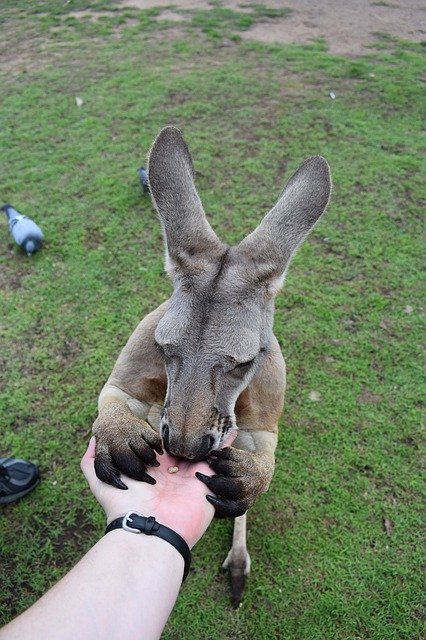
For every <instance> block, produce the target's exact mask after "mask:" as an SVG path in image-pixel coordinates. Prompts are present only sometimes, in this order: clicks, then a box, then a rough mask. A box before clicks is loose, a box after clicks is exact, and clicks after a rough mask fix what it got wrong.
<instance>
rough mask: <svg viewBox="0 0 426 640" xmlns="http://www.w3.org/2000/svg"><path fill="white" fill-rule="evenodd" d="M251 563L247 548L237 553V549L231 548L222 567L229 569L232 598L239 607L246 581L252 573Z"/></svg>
mask: <svg viewBox="0 0 426 640" xmlns="http://www.w3.org/2000/svg"><path fill="white" fill-rule="evenodd" d="M250 564H251V561H250V556H249V554H248V551H247V550H246V549H242V550H241V551H239V552H238V553H235V550H234V549H231V550H230V552H229V553H228V555H227V557H226V559H225V562H224V563H223V564H222V569H225V570H228V571H229V578H230V585H231V599H232V603H233V605H234V606H235V607H238V605H239V604H240V602H241V600H242V597H243V594H244V589H245V586H246V581H247V578H248V576H249V573H250Z"/></svg>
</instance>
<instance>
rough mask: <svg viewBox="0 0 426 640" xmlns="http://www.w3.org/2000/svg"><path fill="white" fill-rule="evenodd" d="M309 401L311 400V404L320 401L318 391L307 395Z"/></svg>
mask: <svg viewBox="0 0 426 640" xmlns="http://www.w3.org/2000/svg"><path fill="white" fill-rule="evenodd" d="M309 400H312V402H319V401H320V400H321V395H320V394H319V393H318V391H311V392H310V394H309Z"/></svg>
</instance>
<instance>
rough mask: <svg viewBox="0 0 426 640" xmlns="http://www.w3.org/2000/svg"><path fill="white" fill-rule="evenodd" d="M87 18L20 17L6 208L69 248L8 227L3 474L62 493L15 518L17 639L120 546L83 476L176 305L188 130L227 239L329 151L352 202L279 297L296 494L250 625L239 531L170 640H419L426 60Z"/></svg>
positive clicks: (287, 497)
mask: <svg viewBox="0 0 426 640" xmlns="http://www.w3.org/2000/svg"><path fill="white" fill-rule="evenodd" d="M86 7H87V3H86V2H83V1H81V2H80V1H79V0H75V1H74V2H72V3H68V4H66V3H56V2H53V0H49V1H48V2H33V3H26V2H24V1H23V0H19V1H18V2H12V1H11V0H5V2H3V3H2V9H1V11H0V20H1V22H2V24H3V26H4V27H7V28H5V29H4V33H5V40H4V41H3V43H2V46H3V47H4V52H5V53H6V54H7V56H6V57H4V58H3V60H4V61H5V62H4V66H3V71H2V75H1V79H2V101H1V104H0V117H1V121H2V127H1V130H0V136H1V142H2V149H3V160H4V161H3V168H2V198H3V200H4V201H5V202H6V201H9V202H11V203H12V204H13V205H14V206H15V207H16V208H17V209H19V210H20V211H22V212H23V213H25V214H27V215H30V216H31V217H33V218H34V219H35V220H36V221H37V223H38V224H39V225H40V226H41V227H42V228H43V230H44V232H45V235H46V244H45V247H44V249H43V250H42V251H41V252H40V253H38V254H36V255H35V256H34V257H33V258H32V259H28V258H27V257H26V256H24V255H22V254H21V253H20V252H19V250H18V249H17V248H16V247H14V246H13V244H12V242H11V240H10V238H9V235H8V231H7V227H6V224H5V220H4V221H3V223H1V237H2V244H3V250H2V252H1V258H0V259H1V268H0V286H1V291H2V312H3V313H2V315H3V318H4V323H3V327H2V330H1V348H0V358H1V366H2V372H3V376H4V384H3V390H2V396H1V400H0V407H1V408H0V437H1V443H2V445H1V454H2V455H3V454H6V455H18V456H21V457H24V458H29V459H32V460H36V461H37V462H38V464H39V465H40V468H41V473H42V483H41V484H40V486H39V488H37V490H36V491H35V492H34V493H33V494H32V495H31V496H29V497H28V498H26V499H24V500H22V501H21V502H19V503H16V504H15V505H11V506H9V507H7V508H4V509H3V513H2V518H1V524H0V549H1V555H2V580H1V584H0V602H1V606H0V611H1V613H0V620H1V622H2V623H4V622H6V621H7V620H9V619H10V618H11V617H12V616H13V615H15V614H16V613H18V612H20V611H22V610H23V609H24V608H25V607H27V606H28V605H30V604H31V603H32V602H33V601H34V600H35V599H36V598H37V597H39V596H40V595H41V594H42V593H43V592H44V591H45V590H46V589H47V588H48V587H49V586H50V585H51V584H53V583H54V582H55V581H56V580H57V579H58V578H59V577H60V576H61V575H63V574H64V572H65V571H66V570H67V569H69V568H70V567H71V566H72V565H73V563H74V562H75V561H76V559H77V558H78V557H80V556H81V555H82V554H83V553H84V552H85V550H86V549H88V548H89V547H90V545H91V544H92V543H94V542H95V541H96V540H97V539H98V538H99V536H100V535H101V533H102V528H103V516H102V513H101V511H100V508H99V507H98V506H97V505H96V504H95V503H94V500H93V498H92V497H91V496H90V495H89V492H88V490H87V488H86V487H85V483H84V481H83V479H82V477H81V474H80V471H79V466H78V464H79V460H80V457H81V455H82V453H83V451H84V449H85V445H86V442H87V439H88V434H89V432H90V428H91V424H92V421H93V420H94V418H95V416H96V400H97V394H98V392H99V390H100V388H101V386H102V384H103V382H104V381H105V379H106V378H107V376H108V374H109V372H110V370H111V367H112V365H113V363H114V361H115V358H116V357H117V355H118V353H119V351H120V349H121V347H122V346H123V345H124V343H125V341H126V340H127V337H128V336H129V335H130V333H131V331H132V330H133V328H134V327H135V325H136V324H137V323H138V321H139V320H140V318H141V317H142V316H143V315H145V314H146V313H147V312H148V311H149V310H151V309H152V308H153V307H155V306H156V305H158V304H159V303H160V302H161V301H162V300H164V299H166V297H167V296H168V295H169V293H170V284H169V282H168V281H167V279H166V278H165V276H164V271H163V263H162V256H163V248H162V239H161V233H160V227H159V224H158V222H157V220H156V217H155V214H154V210H153V207H152V205H151V203H150V201H149V200H148V199H147V198H146V197H145V198H144V197H143V196H142V195H141V191H140V187H139V185H138V179H137V168H138V166H140V164H142V163H143V162H144V160H145V157H146V153H147V150H148V148H149V145H150V143H151V141H152V139H153V137H154V136H155V134H156V133H157V131H158V129H159V128H160V127H161V126H164V125H165V124H167V123H174V124H176V125H177V126H179V127H181V128H182V129H183V131H184V133H185V136H186V138H187V140H188V142H189V145H190V147H191V149H192V151H193V155H194V159H195V165H196V170H197V175H198V187H199V191H200V194H201V196H202V198H203V201H204V204H205V207H206V210H207V211H208V215H209V219H210V220H211V222H212V225H213V227H214V228H215V229H216V230H217V232H218V233H219V235H220V236H221V237H222V238H223V239H224V240H226V241H228V242H236V241H238V239H240V238H242V237H243V236H244V235H245V234H246V233H248V232H249V231H250V230H252V229H253V228H254V226H255V225H256V224H258V222H259V221H260V219H261V218H262V216H263V215H264V214H265V213H266V212H267V211H268V210H269V208H270V207H271V206H272V205H273V204H274V202H275V201H276V199H277V198H278V196H279V194H280V191H281V189H282V186H283V184H284V181H285V179H286V178H288V177H289V176H290V174H291V172H292V171H293V170H294V169H295V168H296V167H297V165H298V164H299V163H300V162H301V161H302V160H303V159H304V158H305V157H307V156H309V155H311V154H316V153H321V154H322V155H324V156H325V157H326V158H327V159H328V160H329V162H330V164H331V167H332V171H333V176H334V193H333V198H332V204H331V206H330V208H329V211H328V213H327V215H326V217H325V219H324V220H323V221H322V222H321V223H320V225H319V226H318V227H317V228H316V229H315V231H314V233H313V234H312V236H311V237H310V239H309V240H308V241H307V243H306V244H305V245H304V247H303V248H302V249H301V250H300V252H299V253H298V255H297V256H296V258H295V260H294V263H293V265H292V268H291V270H290V272H289V275H288V279H287V283H286V287H285V290H284V291H283V293H282V294H281V295H279V297H278V298H277V311H276V319H275V329H276V333H277V336H278V338H279V341H280V343H281V345H282V348H283V351H284V353H285V356H286V359H287V364H288V391H287V396H286V408H285V413H284V415H283V418H282V421H281V431H280V439H279V446H278V450H277V468H276V474H275V477H274V480H273V483H272V485H271V488H270V491H269V492H268V494H266V495H265V496H263V497H262V498H261V499H260V500H259V501H258V503H257V504H256V505H255V507H254V508H253V509H252V510H251V512H250V514H249V521H250V524H249V539H248V542H249V548H250V552H251V555H252V559H253V563H252V576H251V578H250V581H249V584H248V588H247V592H246V596H245V599H244V601H243V604H242V606H241V608H239V609H238V610H234V609H233V608H232V607H231V605H230V601H229V595H228V585H227V579H226V576H223V575H222V574H221V573H220V571H219V566H220V562H221V561H222V560H223V559H224V557H225V555H226V553H227V550H228V547H229V544H230V535H231V522H227V521H225V522H224V521H220V522H219V521H218V522H215V523H214V524H213V525H212V527H211V528H210V530H209V531H208V533H207V535H206V536H205V537H204V538H203V540H202V541H201V542H200V543H199V545H198V546H197V548H196V551H195V557H194V563H193V567H194V570H193V573H192V576H191V578H190V579H189V580H188V582H187V584H186V585H185V587H184V589H183V591H182V594H181V596H180V598H179V601H178V603H177V606H176V608H175V611H174V613H173V615H172V617H171V619H170V621H169V623H168V626H167V628H166V631H165V633H164V638H166V639H167V640H174V639H175V638H179V639H180V640H185V639H188V640H189V638H191V639H192V638H194V637H195V638H206V639H207V638H208V639H216V638H220V639H222V638H229V639H238V640H246V639H248V638H251V637H257V638H260V639H265V640H266V639H269V638H285V639H286V640H299V639H303V640H305V639H308V638H309V640H324V638H327V639H328V638H333V640H334V639H335V640H354V639H363V640H364V639H368V640H413V638H420V637H421V636H422V628H423V624H424V616H425V613H424V609H423V607H422V591H423V589H422V587H423V585H422V577H421V571H420V567H421V564H422V549H421V540H420V522H421V513H422V511H421V507H422V490H423V485H422V482H421V476H420V472H419V469H420V454H421V448H422V440H421V429H420V424H421V415H422V414H421V409H422V407H421V397H422V393H424V378H422V370H421V364H420V357H421V345H420V335H421V331H422V330H423V329H424V316H423V314H422V307H421V303H422V299H421V293H422V285H423V284H424V280H423V276H422V271H421V265H422V258H423V251H422V249H423V247H422V245H421V239H420V238H421V230H422V218H421V203H422V201H423V200H424V196H425V190H424V184H423V180H422V171H423V172H424V169H425V166H424V161H423V159H422V155H421V150H422V147H424V140H422V137H421V120H422V113H421V109H422V98H423V94H422V87H421V83H420V74H421V71H422V66H423V59H422V54H421V49H420V47H419V46H416V45H409V44H408V43H401V42H395V41H392V42H388V43H386V48H384V49H376V50H373V49H372V50H371V54H370V55H368V56H365V57H363V58H359V59H356V60H354V59H345V58H339V57H334V56H331V55H329V54H328V53H327V51H325V50H324V49H325V47H324V44H323V43H317V44H313V45H309V46H288V47H279V46H265V45H260V44H256V43H254V42H244V43H241V42H237V41H235V42H233V43H232V42H231V44H229V42H228V43H227V44H228V46H226V47H223V46H222V42H221V40H220V38H211V37H210V34H209V33H206V34H203V31H202V30H203V24H204V23H200V22H197V15H199V14H197V13H194V14H193V16H192V20H188V21H187V22H186V23H185V24H184V25H183V26H181V27H179V28H176V27H175V28H173V29H172V30H169V29H167V23H166V24H164V23H160V24H158V23H157V22H156V20H155V15H154V13H153V12H136V11H130V14H131V18H132V20H130V16H127V17H128V18H129V21H130V22H129V21H126V20H124V21H123V20H122V19H121V18H120V15H117V16H111V17H108V16H105V17H104V19H103V20H102V21H101V22H99V20H94V21H91V20H87V19H76V18H74V19H70V18H69V16H68V17H67V12H69V11H71V10H73V11H74V10H78V9H82V8H86ZM93 7H95V8H96V9H99V10H105V9H111V8H113V7H111V6H110V3H108V2H106V1H105V2H99V3H93ZM218 9H220V6H213V7H212V9H211V13H210V18H211V23H210V26H209V29H213V30H214V31H217V32H218V33H219V34H220V33H223V34H224V35H226V36H227V37H228V32H229V31H231V32H232V33H235V34H237V31H238V29H239V25H240V24H242V23H239V22H238V21H237V20H236V17H235V16H234V15H232V16H231V15H230V14H226V13H223V11H221V12H220V13H218ZM235 13H237V12H235ZM241 15H242V14H241ZM224 16H225V18H226V16H228V17H227V18H226V20H228V18H229V19H231V18H232V20H231V21H230V22H229V21H228V22H226V24H224V22H223V20H224V19H225V18H224ZM241 19H242V18H241ZM251 19H252V20H254V19H255V15H254V12H253V15H251ZM270 19H273V17H272V18H270ZM234 29H235V31H233V30H234ZM207 31H208V30H207ZM330 91H333V92H334V93H335V95H336V98H335V99H334V100H332V99H331V98H330V97H329V93H330ZM76 96H79V97H81V98H82V99H83V105H82V107H80V108H78V107H77V106H76V102H75V98H76ZM312 391H316V392H317V394H319V395H314V396H313V397H317V398H319V400H318V401H312V400H310V394H311V392H312Z"/></svg>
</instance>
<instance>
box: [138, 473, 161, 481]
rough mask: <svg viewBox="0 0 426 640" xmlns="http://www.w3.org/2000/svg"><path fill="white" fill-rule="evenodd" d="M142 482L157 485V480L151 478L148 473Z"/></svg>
mask: <svg viewBox="0 0 426 640" xmlns="http://www.w3.org/2000/svg"><path fill="white" fill-rule="evenodd" d="M141 480H142V482H147V483H148V484H157V480H154V478H151V476H149V475H148V474H147V473H145V474H144V475H143V477H142V478H141Z"/></svg>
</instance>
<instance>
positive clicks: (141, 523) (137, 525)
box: [105, 511, 191, 582]
mask: <svg viewBox="0 0 426 640" xmlns="http://www.w3.org/2000/svg"><path fill="white" fill-rule="evenodd" d="M114 529H124V530H125V531H130V532H131V533H145V534H146V535H147V536H157V538H162V539H163V540H165V541H166V542H168V543H169V544H171V545H172V547H174V548H175V549H176V550H177V551H179V553H180V554H181V556H182V558H183V560H184V562H185V569H184V572H183V579H182V582H183V581H184V580H185V578H186V576H187V575H188V573H189V567H190V566H191V550H190V548H189V547H188V545H187V544H186V542H185V540H184V539H183V538H182V537H181V536H180V535H179V534H178V533H176V531H173V529H169V527H166V526H165V525H164V524H160V523H159V522H157V520H156V519H155V518H154V516H149V517H147V516H143V515H142V514H141V513H137V512H136V511H129V512H128V513H126V515H125V516H123V517H122V518H117V519H116V520H113V521H112V522H110V523H109V525H108V526H107V528H106V529H105V533H109V532H110V531H113V530H114Z"/></svg>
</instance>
